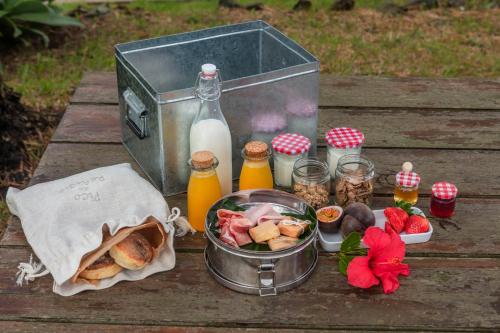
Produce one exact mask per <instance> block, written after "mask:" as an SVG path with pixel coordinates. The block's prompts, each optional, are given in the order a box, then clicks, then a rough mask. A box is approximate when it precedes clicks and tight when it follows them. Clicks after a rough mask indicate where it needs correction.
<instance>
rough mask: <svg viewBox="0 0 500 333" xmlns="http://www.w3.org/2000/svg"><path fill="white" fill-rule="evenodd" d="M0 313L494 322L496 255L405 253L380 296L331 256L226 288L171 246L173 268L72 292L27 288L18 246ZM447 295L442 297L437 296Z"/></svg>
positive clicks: (15, 316) (264, 324) (3, 278)
mask: <svg viewBox="0 0 500 333" xmlns="http://www.w3.org/2000/svg"><path fill="white" fill-rule="evenodd" d="M0 251H1V252H0V253H1V257H2V261H1V262H0V294H1V298H2V302H0V320H9V321H25V320H26V319H28V320H37V319H40V320H44V321H47V320H57V321H64V322H72V323H96V324H97V323H102V324H121V325H124V324H135V325H150V324H153V325H174V326H175V325H179V324H180V323H182V325H188V326H226V325H230V326H234V327H241V328H245V327H258V328H262V329H264V328H268V327H273V328H297V329H299V328H309V329H314V328H317V329H343V328H346V327H350V328H352V329H366V328H369V329H373V330H377V329H387V328H390V329H402V330H405V329H406V330H422V329H430V330H432V329H438V328H439V329H441V330H447V329H452V330H453V329H460V328H462V329H470V330H475V329H491V330H493V329H495V328H498V327H499V325H500V314H499V311H498V310H499V308H498V307H499V299H498V295H499V293H500V279H498V271H499V269H500V260H498V259H435V258H427V259H409V260H406V261H407V263H408V264H409V265H410V268H411V276H410V277H408V278H401V279H400V282H401V288H400V289H399V290H398V291H397V292H396V293H395V294H392V295H384V294H383V293H382V292H381V288H380V287H378V288H373V289H371V290H368V291H364V290H359V289H356V288H353V287H351V286H349V285H348V284H347V283H346V279H345V277H343V276H342V275H341V274H340V273H338V271H337V267H336V266H337V260H336V259H335V258H334V257H333V256H322V257H321V258H320V261H319V263H318V267H317V270H316V272H315V273H314V274H313V276H312V277H311V279H310V280H309V281H307V282H306V283H305V284H303V285H301V286H300V287H298V288H297V289H294V290H293V291H290V292H288V293H284V294H282V295H280V296H278V297H270V298H269V297H266V298H262V297H256V296H251V295H242V294H238V293H235V292H233V291H230V290H228V289H226V288H224V287H222V286H220V285H219V284H217V282H215V281H214V280H213V279H212V278H211V277H210V276H209V275H208V273H207V271H206V268H205V264H204V261H203V256H202V254H201V253H197V254H188V253H179V254H177V266H176V268H175V269H174V270H173V271H170V272H165V273H159V274H156V275H153V276H151V277H149V278H147V279H145V280H143V281H137V282H130V283H128V282H123V283H120V284H117V285H115V286H114V287H112V288H110V289H107V290H102V291H99V292H86V293H82V294H80V295H76V296H73V297H67V298H64V297H60V296H57V295H55V294H53V293H52V279H51V278H50V277H44V278H41V279H39V280H36V281H34V282H32V283H30V285H28V286H27V287H24V288H19V287H17V286H15V283H14V275H15V272H16V266H17V263H18V262H19V260H20V258H27V257H28V256H29V251H28V250H27V249H1V250H0ZM443 295H446V297H443Z"/></svg>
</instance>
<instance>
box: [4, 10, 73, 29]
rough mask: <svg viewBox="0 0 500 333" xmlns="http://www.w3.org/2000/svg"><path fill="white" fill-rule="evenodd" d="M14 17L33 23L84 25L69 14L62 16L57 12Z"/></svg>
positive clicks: (13, 17)
mask: <svg viewBox="0 0 500 333" xmlns="http://www.w3.org/2000/svg"><path fill="white" fill-rule="evenodd" d="M12 19H14V20H19V21H24V22H32V23H40V24H46V25H51V26H77V27H83V24H81V23H80V22H79V21H78V20H76V19H74V18H72V17H69V16H61V15H58V14H55V13H50V12H48V13H26V14H20V15H15V16H12Z"/></svg>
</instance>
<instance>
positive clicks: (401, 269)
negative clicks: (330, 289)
mask: <svg viewBox="0 0 500 333" xmlns="http://www.w3.org/2000/svg"><path fill="white" fill-rule="evenodd" d="M363 242H364V243H365V244H366V246H368V247H369V248H368V255H367V256H366V257H355V258H354V259H353V260H352V261H351V262H350V263H349V266H348V267H347V281H348V282H349V284H350V285H352V286H355V287H359V288H370V287H372V286H375V285H378V284H379V282H380V281H382V286H383V287H384V293H386V294H390V293H393V292H395V291H396V290H397V289H398V288H399V281H398V276H399V275H403V276H408V275H410V268H409V266H408V265H407V264H402V263H401V262H402V261H403V259H404V256H405V243H404V242H403V241H402V240H401V237H399V234H397V233H396V232H395V231H394V230H393V229H392V228H391V227H388V228H387V224H386V228H385V232H384V230H382V229H380V228H377V227H369V228H368V229H366V232H365V236H364V237H363Z"/></svg>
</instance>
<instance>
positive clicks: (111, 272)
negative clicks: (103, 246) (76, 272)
mask: <svg viewBox="0 0 500 333" xmlns="http://www.w3.org/2000/svg"><path fill="white" fill-rule="evenodd" d="M122 269H123V268H122V267H121V266H120V265H117V264H116V263H115V261H114V260H113V258H111V257H110V256H109V254H108V253H106V254H104V255H102V256H101V257H99V259H97V260H96V261H94V263H93V264H92V265H90V266H89V267H87V268H86V269H85V270H83V271H82V272H81V273H80V277H81V278H83V279H87V280H102V279H106V278H110V277H112V276H115V275H116V274H118V273H119V272H120V271H121V270H122Z"/></svg>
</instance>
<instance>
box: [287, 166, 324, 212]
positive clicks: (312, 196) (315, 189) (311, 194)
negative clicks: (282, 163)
mask: <svg viewBox="0 0 500 333" xmlns="http://www.w3.org/2000/svg"><path fill="white" fill-rule="evenodd" d="M292 190H293V194H295V195H296V196H298V197H300V198H302V199H304V201H306V202H307V203H308V204H309V205H310V206H312V207H313V208H314V209H318V208H322V207H325V206H328V201H329V195H330V172H329V171H328V165H327V164H326V163H325V162H321V161H319V160H317V159H312V158H301V159H299V160H297V162H295V164H294V166H293V174H292Z"/></svg>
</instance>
